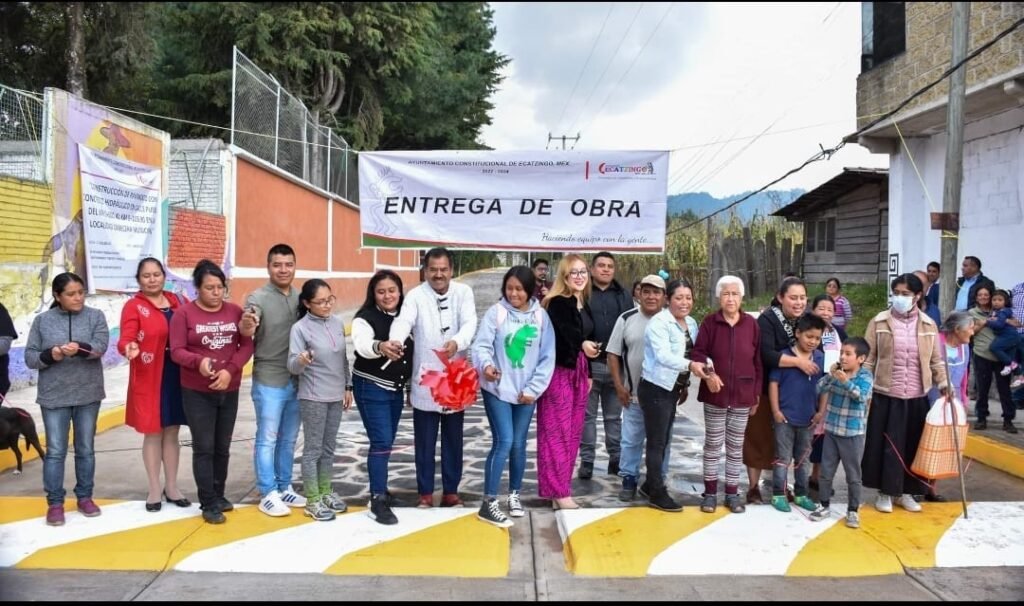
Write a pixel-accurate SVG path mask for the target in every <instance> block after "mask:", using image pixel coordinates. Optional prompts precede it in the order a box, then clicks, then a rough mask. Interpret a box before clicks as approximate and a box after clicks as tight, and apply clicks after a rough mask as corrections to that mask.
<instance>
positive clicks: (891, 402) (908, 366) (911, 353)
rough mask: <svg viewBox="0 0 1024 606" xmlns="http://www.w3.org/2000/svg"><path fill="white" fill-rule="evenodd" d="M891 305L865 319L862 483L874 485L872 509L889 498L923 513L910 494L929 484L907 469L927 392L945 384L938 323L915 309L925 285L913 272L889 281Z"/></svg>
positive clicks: (885, 509) (887, 507)
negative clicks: (867, 386)
mask: <svg viewBox="0 0 1024 606" xmlns="http://www.w3.org/2000/svg"><path fill="white" fill-rule="evenodd" d="M891 288H892V307H891V308H890V309H888V310H886V311H883V312H882V313H880V314H878V315H876V316H875V317H874V318H872V319H871V321H870V322H869V323H868V327H867V330H866V332H865V335H864V337H865V339H867V342H868V345H869V346H870V347H871V352H870V353H869V354H868V358H867V360H866V361H865V362H864V368H867V369H868V370H870V371H871V372H872V373H873V374H874V375H875V385H874V391H873V395H872V404H871V409H870V411H869V412H868V427H867V437H866V441H865V444H864V458H863V460H862V462H861V468H862V470H863V472H864V486H867V487H868V488H876V489H878V499H877V500H876V501H875V509H877V510H878V511H880V512H882V513H891V512H892V508H893V500H894V499H895V500H896V504H897V505H899V506H900V507H902V508H904V509H906V510H907V511H912V512H918V511H921V506H920V505H919V504H918V503H917V501H915V500H914V498H913V497H912V496H911V494H912V493H914V492H917V493H923V492H925V490H924V489H925V488H926V487H927V486H928V483H927V482H926V481H925V480H923V479H921V478H919V477H917V476H915V475H912V474H911V473H910V472H909V471H908V469H909V466H910V463H911V462H912V461H913V460H914V456H915V455H916V454H917V445H918V442H920V441H921V433H922V432H923V431H924V423H925V417H926V416H927V415H928V408H929V405H928V397H927V393H928V390H929V389H931V388H932V387H933V386H934V387H936V388H938V389H939V391H940V392H942V393H945V390H946V389H947V388H948V385H947V381H946V368H945V365H944V363H943V359H942V346H941V343H940V342H939V337H938V327H937V326H936V325H935V322H934V320H932V319H931V318H929V317H928V316H927V315H925V314H924V313H921V311H920V310H919V309H918V307H917V302H918V300H919V299H920V298H921V297H922V296H924V285H923V284H922V283H921V280H919V279H918V278H917V276H915V275H914V274H902V275H900V276H897V277H896V279H895V280H893V281H892V284H891Z"/></svg>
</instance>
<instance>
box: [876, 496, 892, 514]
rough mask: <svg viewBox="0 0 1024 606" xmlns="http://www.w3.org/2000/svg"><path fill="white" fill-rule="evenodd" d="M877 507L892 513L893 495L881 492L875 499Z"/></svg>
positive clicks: (884, 511) (883, 511)
mask: <svg viewBox="0 0 1024 606" xmlns="http://www.w3.org/2000/svg"><path fill="white" fill-rule="evenodd" d="M875 509H877V510H878V511H881V512H882V513H892V497H890V496H889V495H887V494H879V495H878V498H877V499H875Z"/></svg>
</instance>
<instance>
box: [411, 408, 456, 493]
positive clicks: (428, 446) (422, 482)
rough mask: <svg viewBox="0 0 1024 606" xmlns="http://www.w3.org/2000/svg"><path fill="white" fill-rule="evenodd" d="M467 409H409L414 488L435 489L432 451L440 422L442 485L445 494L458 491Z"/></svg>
mask: <svg viewBox="0 0 1024 606" xmlns="http://www.w3.org/2000/svg"><path fill="white" fill-rule="evenodd" d="M465 418H466V413H464V412H453V413H444V414H442V413H440V412H429V411H426V410H420V409H418V408H414V409H413V410H412V431H413V435H414V436H415V437H414V440H415V442H416V491H417V492H419V494H420V495H428V494H433V493H434V453H435V452H436V451H437V426H438V425H439V424H440V426H441V487H442V489H443V490H444V494H458V492H459V482H461V481H462V425H463V422H464V421H465Z"/></svg>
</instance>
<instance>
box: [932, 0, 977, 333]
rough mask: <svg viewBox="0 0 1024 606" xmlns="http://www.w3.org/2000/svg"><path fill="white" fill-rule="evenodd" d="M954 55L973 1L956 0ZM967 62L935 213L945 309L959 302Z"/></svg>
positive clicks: (960, 53)
mask: <svg viewBox="0 0 1024 606" xmlns="http://www.w3.org/2000/svg"><path fill="white" fill-rule="evenodd" d="M952 4H953V58H952V63H951V64H950V65H956V64H957V63H960V62H961V61H963V59H964V57H965V56H967V44H968V38H969V32H968V28H969V27H970V18H971V3H970V2H953V3H952ZM966 90H967V66H966V65H961V66H960V67H959V68H958V69H957V70H956V71H955V72H953V74H952V75H951V76H950V78H949V101H948V104H947V109H948V111H947V113H946V133H947V138H946V180H945V185H944V186H943V188H942V212H941V213H933V215H932V229H938V230H940V238H939V239H940V242H941V244H942V267H943V268H944V269H945V270H946V275H945V276H944V277H943V279H942V282H940V283H939V309H941V310H942V311H943V312H944V313H949V312H951V311H953V308H954V307H955V306H956V273H957V272H956V268H957V263H956V262H957V259H958V258H959V254H958V252H957V245H958V244H959V235H960V190H961V189H962V186H963V177H964V97H965V93H966Z"/></svg>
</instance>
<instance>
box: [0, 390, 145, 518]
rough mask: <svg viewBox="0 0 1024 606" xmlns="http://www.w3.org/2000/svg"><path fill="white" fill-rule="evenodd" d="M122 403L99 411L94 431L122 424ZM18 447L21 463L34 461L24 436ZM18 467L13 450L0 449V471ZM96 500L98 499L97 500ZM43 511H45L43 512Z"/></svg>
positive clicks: (71, 438) (42, 442)
mask: <svg viewBox="0 0 1024 606" xmlns="http://www.w3.org/2000/svg"><path fill="white" fill-rule="evenodd" d="M124 413H125V407H124V403H123V402H122V403H121V404H119V405H117V406H114V407H111V408H107V409H106V410H102V411H100V414H99V416H98V417H96V433H101V432H104V431H107V430H108V429H112V428H114V427H118V426H120V425H124ZM74 437H75V432H74V430H72V431H70V432H69V437H68V443H69V444H74ZM39 443H40V445H41V446H42V447H43V448H46V434H44V433H40V434H39ZM18 444H19V445H18V448H19V449H20V450H21V461H22V464H24V463H27V462H28V461H34V460H36V459H38V458H39V453H37V452H36V449H35V448H33V449H32V450H27V449H26V448H25V447H24V446H25V438H19V440H18ZM17 467H18V460H17V459H16V458H14V452H13V451H11V450H0V471H6V470H8V469H16V468H17ZM97 502H98V501H97ZM44 513H45V512H44Z"/></svg>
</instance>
